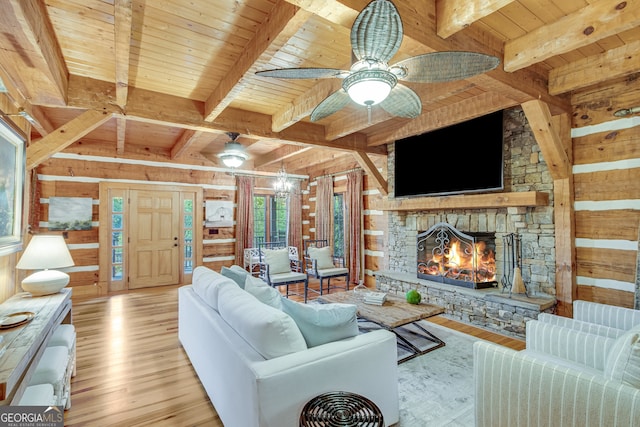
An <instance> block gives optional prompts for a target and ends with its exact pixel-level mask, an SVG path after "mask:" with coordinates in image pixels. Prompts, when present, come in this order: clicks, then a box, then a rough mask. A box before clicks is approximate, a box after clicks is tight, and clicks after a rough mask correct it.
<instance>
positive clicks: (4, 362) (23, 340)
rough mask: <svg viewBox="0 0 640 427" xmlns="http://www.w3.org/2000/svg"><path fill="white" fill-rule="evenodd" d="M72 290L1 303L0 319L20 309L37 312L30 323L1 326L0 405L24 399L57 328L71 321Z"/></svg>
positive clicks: (21, 310)
mask: <svg viewBox="0 0 640 427" xmlns="http://www.w3.org/2000/svg"><path fill="white" fill-rule="evenodd" d="M71 293H72V292H71V288H64V289H62V290H61V291H60V292H59V293H56V294H53V295H45V296H41V297H32V296H31V295H30V294H27V293H20V294H16V295H14V296H13V297H11V298H9V299H8V300H6V301H5V302H3V303H2V304H0V318H3V317H4V316H7V315H9V314H12V313H17V312H32V313H34V314H35V316H34V317H33V319H32V320H31V321H30V322H29V323H26V324H24V325H22V326H16V327H13V328H8V329H0V337H1V338H2V340H1V341H0V405H11V404H16V403H17V402H18V401H19V400H20V398H21V397H22V394H23V393H24V390H25V389H26V388H27V385H28V383H29V380H30V379H31V376H32V375H33V372H34V370H35V368H36V366H37V365H38V361H39V360H40V358H41V357H42V353H43V352H44V350H45V348H46V347H47V343H48V342H49V339H50V338H51V335H52V334H53V331H54V329H55V328H56V326H58V325H60V324H61V323H71Z"/></svg>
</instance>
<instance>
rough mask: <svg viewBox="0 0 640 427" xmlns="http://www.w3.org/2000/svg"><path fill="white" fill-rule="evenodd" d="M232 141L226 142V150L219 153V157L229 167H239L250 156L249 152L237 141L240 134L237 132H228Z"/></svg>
mask: <svg viewBox="0 0 640 427" xmlns="http://www.w3.org/2000/svg"><path fill="white" fill-rule="evenodd" d="M227 135H228V136H229V138H231V141H229V142H227V143H226V144H224V151H223V152H222V153H220V154H218V158H220V160H222V163H224V165H225V166H226V167H228V168H234V169H235V168H238V167H240V166H242V163H244V161H245V160H247V159H248V158H249V156H248V155H247V153H246V152H245V151H244V147H243V146H242V145H241V144H240V143H239V142H237V141H236V139H237V138H238V136H239V135H240V134H239V133H237V132H227Z"/></svg>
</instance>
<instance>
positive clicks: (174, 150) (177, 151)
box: [170, 129, 202, 160]
mask: <svg viewBox="0 0 640 427" xmlns="http://www.w3.org/2000/svg"><path fill="white" fill-rule="evenodd" d="M200 135H202V131H199V130H191V129H186V130H185V131H184V132H182V135H180V138H178V141H177V142H176V143H175V144H173V147H171V156H170V157H171V160H175V159H176V158H178V157H180V156H181V155H182V153H184V152H185V151H186V150H187V148H188V147H189V146H190V145H191V144H192V143H193V141H195V140H196V139H198V138H199V137H200Z"/></svg>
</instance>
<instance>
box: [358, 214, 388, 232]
mask: <svg viewBox="0 0 640 427" xmlns="http://www.w3.org/2000/svg"><path fill="white" fill-rule="evenodd" d="M386 228H387V216H386V215H365V216H364V229H365V230H385V229H386Z"/></svg>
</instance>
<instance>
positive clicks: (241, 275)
mask: <svg viewBox="0 0 640 427" xmlns="http://www.w3.org/2000/svg"><path fill="white" fill-rule="evenodd" d="M220 274H222V275H223V276H225V277H228V278H229V279H231V280H233V281H234V282H236V283H237V284H238V286H240V287H241V288H242V289H244V282H245V280H246V278H247V275H248V274H249V272H248V271H245V270H242V271H239V270H237V269H235V268H229V267H222V268H221V269H220Z"/></svg>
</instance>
